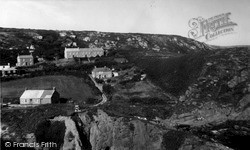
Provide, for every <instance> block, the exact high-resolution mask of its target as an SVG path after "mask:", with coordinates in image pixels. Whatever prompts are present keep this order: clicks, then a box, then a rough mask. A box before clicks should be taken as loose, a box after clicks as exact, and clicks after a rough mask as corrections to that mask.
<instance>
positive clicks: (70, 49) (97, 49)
mask: <svg viewBox="0 0 250 150" xmlns="http://www.w3.org/2000/svg"><path fill="white" fill-rule="evenodd" d="M65 51H69V52H70V51H78V52H79V51H103V49H102V48H79V47H78V48H65Z"/></svg>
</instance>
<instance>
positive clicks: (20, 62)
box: [16, 55, 34, 66]
mask: <svg viewBox="0 0 250 150" xmlns="http://www.w3.org/2000/svg"><path fill="white" fill-rule="evenodd" d="M33 64H34V58H33V56H32V55H18V56H17V64H16V66H31V65H33Z"/></svg>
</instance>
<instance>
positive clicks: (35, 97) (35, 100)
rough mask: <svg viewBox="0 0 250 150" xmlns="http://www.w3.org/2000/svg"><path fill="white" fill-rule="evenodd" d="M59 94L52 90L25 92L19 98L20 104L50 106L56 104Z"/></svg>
mask: <svg viewBox="0 0 250 150" xmlns="http://www.w3.org/2000/svg"><path fill="white" fill-rule="evenodd" d="M59 98H60V94H59V93H58V92H57V91H56V89H55V88H53V89H52V90H25V91H24V92H23V94H22V95H21V97H20V104H37V105H39V104H51V103H58V102H59Z"/></svg>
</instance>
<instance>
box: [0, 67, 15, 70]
mask: <svg viewBox="0 0 250 150" xmlns="http://www.w3.org/2000/svg"><path fill="white" fill-rule="evenodd" d="M0 70H4V71H12V70H17V69H16V68H15V67H10V68H0Z"/></svg>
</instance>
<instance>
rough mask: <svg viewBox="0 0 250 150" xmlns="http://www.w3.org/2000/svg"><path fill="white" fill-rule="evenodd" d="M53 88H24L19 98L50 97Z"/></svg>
mask: <svg viewBox="0 0 250 150" xmlns="http://www.w3.org/2000/svg"><path fill="white" fill-rule="evenodd" d="M54 92H55V90H25V91H24V92H23V94H22V96H21V97H20V98H51V97H52V95H53V93H54Z"/></svg>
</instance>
